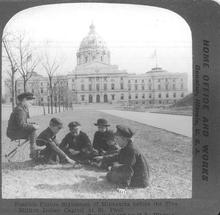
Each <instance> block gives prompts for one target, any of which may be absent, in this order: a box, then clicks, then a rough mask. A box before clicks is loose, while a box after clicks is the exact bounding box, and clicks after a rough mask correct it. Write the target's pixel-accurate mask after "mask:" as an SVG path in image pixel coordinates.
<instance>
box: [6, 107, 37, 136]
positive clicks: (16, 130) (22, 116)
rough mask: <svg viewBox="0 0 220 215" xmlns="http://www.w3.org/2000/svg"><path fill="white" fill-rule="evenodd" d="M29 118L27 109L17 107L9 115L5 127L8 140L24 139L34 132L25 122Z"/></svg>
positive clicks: (31, 126)
mask: <svg viewBox="0 0 220 215" xmlns="http://www.w3.org/2000/svg"><path fill="white" fill-rule="evenodd" d="M28 118H29V111H28V108H27V107H25V106H23V105H18V106H17V107H15V108H14V110H13V112H12V113H11V115H10V118H9V121H8V127H7V136H8V137H9V138H10V139H26V138H28V136H29V135H30V133H31V132H33V131H34V130H35V128H34V126H33V125H32V124H29V123H28V122H27V119H28Z"/></svg>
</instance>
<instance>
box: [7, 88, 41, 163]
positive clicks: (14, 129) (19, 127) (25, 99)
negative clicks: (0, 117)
mask: <svg viewBox="0 0 220 215" xmlns="http://www.w3.org/2000/svg"><path fill="white" fill-rule="evenodd" d="M34 99H35V98H34V95H33V94H32V93H28V92H27V93H22V94H20V95H18V96H17V101H18V104H17V106H16V107H15V108H14V110H13V112H12V113H11V115H10V118H9V121H8V127H7V136H8V137H9V138H10V139H11V140H17V139H29V140H30V157H31V158H33V159H35V157H36V150H35V148H36V146H35V141H36V136H37V135H36V130H37V129H39V125H37V124H36V123H28V121H27V119H28V118H30V116H29V107H30V106H31V103H32V100H34Z"/></svg>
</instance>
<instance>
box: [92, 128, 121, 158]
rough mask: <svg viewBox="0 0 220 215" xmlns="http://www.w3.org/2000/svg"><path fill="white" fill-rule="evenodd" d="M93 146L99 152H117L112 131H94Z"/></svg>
mask: <svg viewBox="0 0 220 215" xmlns="http://www.w3.org/2000/svg"><path fill="white" fill-rule="evenodd" d="M93 147H94V149H96V150H98V152H99V154H105V153H106V154H111V153H115V152H117V151H118V147H117V146H116V145H115V140H114V134H113V131H110V130H107V131H106V132H100V131H96V132H95V135H94V138H93Z"/></svg>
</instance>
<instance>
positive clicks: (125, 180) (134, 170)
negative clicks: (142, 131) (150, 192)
mask: <svg viewBox="0 0 220 215" xmlns="http://www.w3.org/2000/svg"><path fill="white" fill-rule="evenodd" d="M116 128H117V132H116V134H115V137H116V141H117V143H118V145H119V146H120V147H121V150H120V151H119V154H118V155H109V156H104V157H103V158H102V156H99V157H97V158H96V159H100V160H101V159H102V162H104V163H107V164H108V165H109V166H112V168H111V170H110V171H109V172H108V173H107V175H106V177H107V180H108V181H110V182H112V183H115V184H117V185H119V186H121V187H123V188H126V187H136V188H144V187H147V186H148V185H149V167H148V164H147V161H146V159H145V157H144V156H143V155H142V153H141V152H139V150H138V149H137V148H136V147H135V146H134V144H133V142H132V140H131V138H132V136H133V135H134V132H133V131H132V130H131V129H130V128H129V127H127V126H124V125H117V126H116ZM123 190H124V189H119V191H120V192H122V191H123Z"/></svg>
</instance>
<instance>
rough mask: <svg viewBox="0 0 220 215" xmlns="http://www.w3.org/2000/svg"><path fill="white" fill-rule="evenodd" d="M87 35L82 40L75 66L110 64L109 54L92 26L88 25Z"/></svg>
mask: <svg viewBox="0 0 220 215" xmlns="http://www.w3.org/2000/svg"><path fill="white" fill-rule="evenodd" d="M89 28H90V31H89V33H88V35H87V36H86V37H85V38H84V39H83V40H82V42H81V44H80V47H79V50H78V52H77V64H78V65H80V64H85V63H89V62H90V63H91V62H101V63H106V64H109V63H110V52H109V50H108V48H107V46H106V43H105V42H104V40H103V39H102V38H101V37H100V36H99V35H98V34H97V33H96V31H95V26H94V24H91V25H90V27H89Z"/></svg>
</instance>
